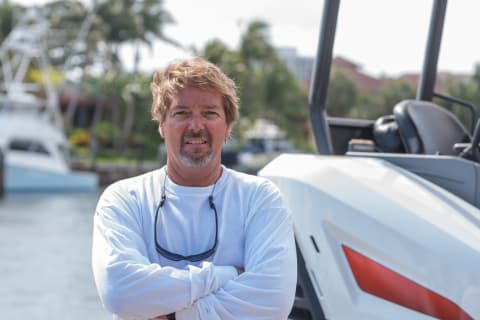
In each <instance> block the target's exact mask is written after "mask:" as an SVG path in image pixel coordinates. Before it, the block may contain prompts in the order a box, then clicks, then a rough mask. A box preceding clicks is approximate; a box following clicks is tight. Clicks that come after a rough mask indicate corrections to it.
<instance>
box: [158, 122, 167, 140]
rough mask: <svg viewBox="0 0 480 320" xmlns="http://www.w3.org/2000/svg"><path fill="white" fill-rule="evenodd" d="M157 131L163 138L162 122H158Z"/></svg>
mask: <svg viewBox="0 0 480 320" xmlns="http://www.w3.org/2000/svg"><path fill="white" fill-rule="evenodd" d="M158 133H160V137H162V138H165V137H164V136H163V123H160V124H159V125H158Z"/></svg>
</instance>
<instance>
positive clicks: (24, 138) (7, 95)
mask: <svg viewBox="0 0 480 320" xmlns="http://www.w3.org/2000/svg"><path fill="white" fill-rule="evenodd" d="M47 29H48V24H47V23H46V22H45V20H42V19H41V16H40V15H38V12H35V11H30V12H27V14H26V15H25V16H24V18H23V19H22V20H21V21H20V22H19V23H18V25H17V26H16V27H15V28H14V29H13V30H12V32H11V33H10V34H9V36H8V37H7V38H6V39H5V41H4V42H3V43H2V45H1V46H0V62H1V70H2V73H1V82H0V151H1V153H2V155H3V170H4V174H3V176H4V181H3V184H4V190H5V191H6V192H7V193H8V192H19V191H54V190H55V191H69V190H85V191H91V190H96V189H97V188H98V177H97V175H96V174H94V173H90V172H75V171H72V170H71V169H70V156H69V142H68V140H67V138H66V135H65V132H64V129H63V125H62V119H61V115H60V111H59V108H58V98H57V94H56V90H55V88H54V86H53V85H52V83H51V81H50V78H49V76H48V75H47V70H48V67H49V66H48V62H47V59H46V55H45V48H44V41H42V39H43V37H44V36H45V34H46V31H47ZM30 65H32V66H34V68H35V69H36V70H38V71H39V72H41V73H42V80H43V81H42V83H41V84H34V83H28V82H26V80H25V79H26V77H25V76H26V73H27V70H28V67H29V66H30Z"/></svg>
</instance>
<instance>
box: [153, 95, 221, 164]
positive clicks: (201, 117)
mask: <svg viewBox="0 0 480 320" xmlns="http://www.w3.org/2000/svg"><path fill="white" fill-rule="evenodd" d="M159 130H160V134H161V135H162V137H163V138H164V139H165V144H166V146H167V158H168V162H169V164H170V165H174V166H175V167H178V168H180V167H190V168H192V167H206V166H208V165H211V164H212V165H220V162H221V149H222V146H223V143H224V142H225V140H226V139H227V137H228V135H229V134H230V128H229V126H228V125H227V120H226V117H225V111H224V109H223V103H222V96H221V95H220V94H219V93H217V92H214V91H210V90H202V89H198V88H194V87H188V86H187V87H185V88H184V89H183V90H181V91H180V92H179V93H178V94H177V96H175V97H174V98H173V100H172V103H171V105H170V107H169V108H168V110H167V113H166V115H165V118H164V120H163V123H161V124H160V128H159Z"/></svg>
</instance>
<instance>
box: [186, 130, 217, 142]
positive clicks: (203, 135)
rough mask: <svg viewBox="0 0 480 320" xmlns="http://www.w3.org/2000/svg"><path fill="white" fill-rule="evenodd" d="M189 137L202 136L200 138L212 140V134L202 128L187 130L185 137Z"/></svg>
mask: <svg viewBox="0 0 480 320" xmlns="http://www.w3.org/2000/svg"><path fill="white" fill-rule="evenodd" d="M187 138H200V139H205V140H207V141H211V139H210V134H209V133H208V132H207V131H205V130H200V131H198V132H194V131H187V132H185V134H184V135H183V139H187Z"/></svg>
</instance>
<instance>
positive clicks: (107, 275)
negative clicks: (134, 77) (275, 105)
mask: <svg viewBox="0 0 480 320" xmlns="http://www.w3.org/2000/svg"><path fill="white" fill-rule="evenodd" d="M151 89H152V94H153V103H152V115H153V117H154V119H155V120H157V121H158V122H159V132H160V135H161V136H162V137H163V138H164V140H165V144H166V146H167V163H166V165H165V166H164V167H163V168H161V169H159V170H155V171H152V172H149V173H146V174H144V175H141V176H138V177H134V178H130V179H126V180H122V181H119V182H117V183H115V184H113V185H111V186H110V187H108V188H107V189H106V190H105V192H104V193H103V195H102V196H101V198H100V200H99V202H98V205H97V209H96V212H95V218H94V235H93V257H92V264H93V271H94V277H95V282H96V285H97V290H98V292H99V295H100V298H101V300H102V303H103V305H104V306H105V308H106V309H108V310H109V311H110V312H112V313H113V314H115V316H116V317H117V318H119V319H179V320H181V319H188V320H195V319H286V318H287V316H288V314H289V311H290V309H291V307H292V304H293V299H294V294H295V287H296V275H297V272H296V255H295V245H294V237H293V228H292V220H291V217H290V215H289V214H288V213H287V210H286V209H285V206H284V203H283V201H282V198H281V196H280V193H279V191H278V190H277V188H276V187H275V186H274V185H273V184H272V183H270V182H269V181H267V180H265V179H263V178H259V177H256V176H251V175H247V174H244V173H240V172H236V171H234V170H231V169H228V168H226V167H224V166H222V164H221V149H222V146H223V144H224V143H225V141H226V140H227V139H228V137H229V135H230V132H231V129H232V125H233V124H234V123H235V121H236V120H237V118H238V103H237V100H238V99H237V94H236V88H235V84H234V82H233V81H232V80H231V79H229V78H228V77H227V76H225V74H223V73H222V72H221V71H220V69H219V68H218V67H216V66H215V65H213V64H211V63H209V62H207V61H205V60H203V59H201V58H194V59H190V60H186V61H180V62H177V63H173V64H171V65H170V66H168V67H167V68H166V69H165V70H164V71H163V72H156V74H155V75H154V79H153V82H152V84H151Z"/></svg>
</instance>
